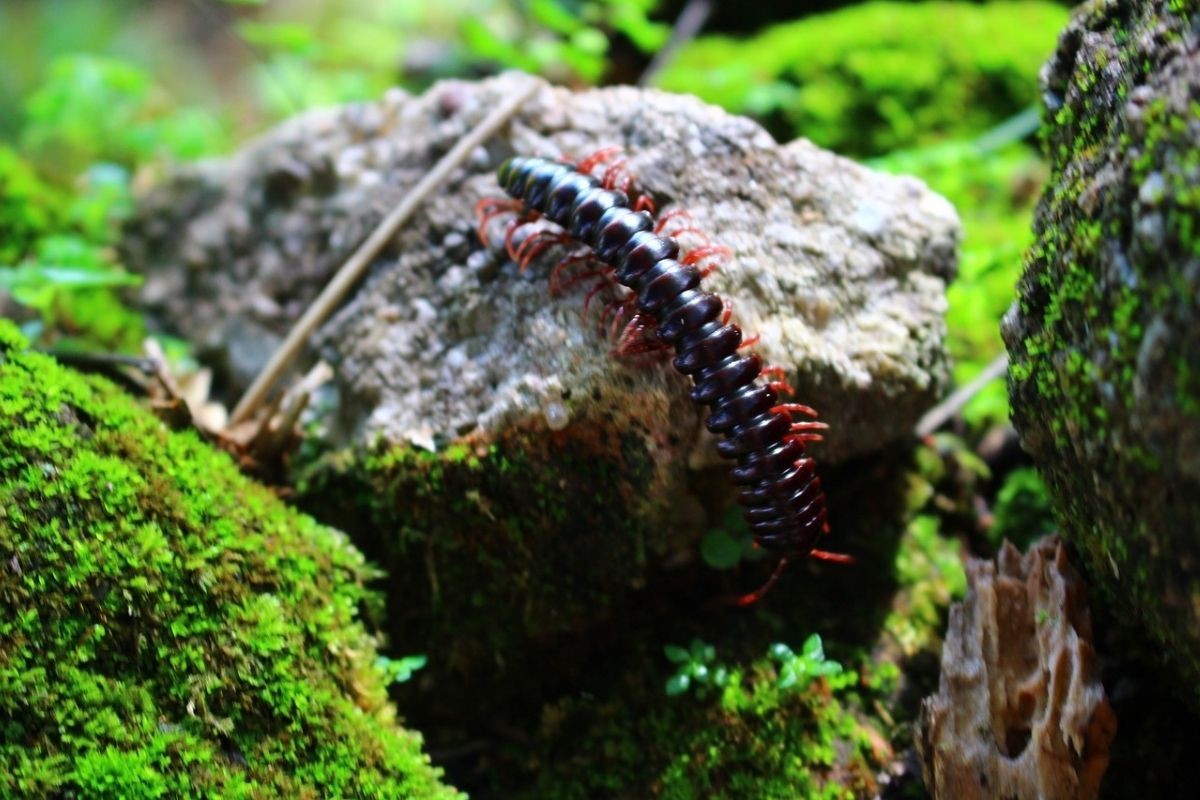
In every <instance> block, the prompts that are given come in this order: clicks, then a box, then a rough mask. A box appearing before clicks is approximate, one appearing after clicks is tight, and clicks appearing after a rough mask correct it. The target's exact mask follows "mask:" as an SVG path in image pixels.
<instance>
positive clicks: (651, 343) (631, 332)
mask: <svg viewBox="0 0 1200 800" xmlns="http://www.w3.org/2000/svg"><path fill="white" fill-rule="evenodd" d="M668 349H670V345H668V344H667V343H666V342H663V341H661V340H660V339H659V338H658V337H657V336H655V335H654V321H653V320H651V319H649V318H647V317H646V316H645V315H643V314H634V315H633V317H632V318H631V319H630V320H629V323H628V324H627V325H626V326H625V329H624V330H623V331H621V337H620V338H619V339H618V340H617V344H616V346H615V347H614V348H613V349H612V351H611V352H612V355H613V357H615V358H629V357H631V356H638V355H646V354H648V353H658V352H662V351H663V350H668Z"/></svg>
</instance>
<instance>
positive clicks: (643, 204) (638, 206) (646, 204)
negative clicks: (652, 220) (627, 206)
mask: <svg viewBox="0 0 1200 800" xmlns="http://www.w3.org/2000/svg"><path fill="white" fill-rule="evenodd" d="M633 210H634V211H645V212H646V213H647V214H649V215H650V216H652V217H653V216H656V214H657V212H658V208H657V207H656V206H655V205H654V201H653V200H652V199H650V195H648V194H643V195H641V196H639V197H638V199H637V201H636V202H635V203H634V204H633Z"/></svg>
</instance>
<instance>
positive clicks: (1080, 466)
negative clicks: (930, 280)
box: [1004, 2, 1200, 704]
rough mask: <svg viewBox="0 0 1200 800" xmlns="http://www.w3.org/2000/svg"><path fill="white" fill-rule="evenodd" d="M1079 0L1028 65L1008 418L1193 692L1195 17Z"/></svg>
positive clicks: (1199, 518)
mask: <svg viewBox="0 0 1200 800" xmlns="http://www.w3.org/2000/svg"><path fill="white" fill-rule="evenodd" d="M1197 13H1198V10H1197V6H1196V4H1195V3H1194V2H1184V3H1178V2H1152V3H1134V4H1129V3H1116V2H1098V3H1093V4H1089V5H1087V6H1084V7H1083V8H1081V9H1080V10H1079V11H1078V12H1077V13H1076V15H1075V17H1074V19H1073V20H1072V22H1071V23H1070V25H1069V26H1068V27H1067V29H1066V31H1064V33H1063V34H1062V36H1061V38H1060V40H1059V45H1058V50H1057V52H1056V53H1055V54H1054V56H1053V57H1052V58H1051V60H1050V61H1049V63H1048V64H1047V65H1046V68H1045V70H1044V71H1043V74H1042V84H1043V97H1044V103H1045V111H1046V117H1047V120H1046V126H1045V143H1046V147H1047V154H1048V156H1049V158H1050V160H1051V169H1052V176H1051V179H1050V181H1049V183H1048V185H1047V189H1046V191H1045V193H1044V195H1043V196H1042V198H1041V201H1040V203H1039V206H1038V209H1037V214H1036V219H1035V226H1034V227H1035V233H1036V236H1037V241H1036V243H1035V245H1034V247H1033V249H1032V251H1031V252H1030V254H1029V258H1028V262H1027V265H1026V270H1025V274H1024V276H1023V277H1022V279H1021V282H1020V286H1019V293H1020V297H1019V301H1018V303H1017V304H1016V305H1015V306H1014V307H1013V309H1012V310H1011V312H1010V314H1009V316H1008V317H1007V318H1006V321H1005V325H1004V336H1005V341H1006V343H1007V346H1008V351H1009V356H1010V360H1011V367H1010V370H1009V388H1010V394H1011V397H1012V407H1013V421H1014V424H1015V425H1016V427H1017V429H1018V431H1019V432H1020V434H1021V441H1022V445H1023V446H1024V447H1025V449H1026V450H1028V451H1029V452H1030V453H1031V454H1032V455H1033V457H1034V459H1035V460H1036V462H1037V464H1038V468H1039V471H1040V472H1041V474H1042V475H1043V476H1044V477H1045V479H1046V482H1047V484H1048V486H1049V488H1050V490H1051V494H1052V495H1053V497H1054V500H1055V503H1056V505H1057V508H1058V511H1059V512H1060V515H1059V516H1060V519H1061V523H1062V526H1063V533H1064V536H1066V537H1067V538H1068V539H1069V540H1070V541H1071V542H1072V544H1073V546H1074V547H1075V548H1076V549H1077V551H1078V552H1079V554H1080V556H1081V564H1082V566H1083V567H1084V569H1085V570H1086V572H1087V575H1088V578H1089V582H1090V583H1091V585H1092V586H1093V587H1094V588H1095V589H1096V590H1098V592H1099V593H1100V595H1099V596H1100V597H1102V598H1103V602H1104V605H1105V606H1106V607H1107V608H1109V609H1111V610H1112V613H1113V615H1114V617H1116V618H1117V620H1118V621H1119V622H1120V623H1121V624H1122V626H1123V628H1124V630H1125V631H1126V632H1127V633H1129V634H1130V636H1131V639H1132V640H1134V641H1138V640H1140V641H1141V642H1142V643H1143V646H1145V647H1148V648H1153V649H1155V650H1157V651H1158V653H1159V654H1160V660H1161V662H1162V663H1164V664H1166V665H1168V666H1169V668H1170V670H1171V671H1172V672H1173V674H1174V675H1175V676H1176V677H1177V678H1178V679H1179V680H1180V681H1181V685H1182V686H1188V687H1190V688H1189V689H1187V690H1185V691H1183V694H1185V695H1187V696H1188V697H1189V698H1190V699H1191V700H1192V701H1193V704H1200V691H1197V690H1196V688H1195V687H1197V686H1200V537H1198V536H1197V535H1196V534H1197V531H1200V456H1198V454H1200V380H1198V379H1197V376H1200V192H1198V191H1197V188H1196V187H1197V186H1198V185H1200V105H1198V104H1197V100H1196V96H1197V91H1198V87H1200V33H1198V31H1200V29H1198V28H1197Z"/></svg>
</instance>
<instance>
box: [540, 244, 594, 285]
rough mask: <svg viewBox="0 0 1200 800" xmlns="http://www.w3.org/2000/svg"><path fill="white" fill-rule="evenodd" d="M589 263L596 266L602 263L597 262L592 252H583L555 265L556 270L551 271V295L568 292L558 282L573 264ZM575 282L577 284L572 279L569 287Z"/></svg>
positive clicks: (569, 256)
mask: <svg viewBox="0 0 1200 800" xmlns="http://www.w3.org/2000/svg"><path fill="white" fill-rule="evenodd" d="M588 262H592V263H594V264H599V263H601V262H599V261H596V259H595V258H594V257H593V254H592V251H591V250H581V251H579V252H576V253H572V254H571V255H568V256H567V257H566V258H563V259H562V260H560V261H559V262H558V263H557V264H555V265H554V269H552V270H550V294H551V296H554V295H557V294H559V293H560V292H563V291H566V289H565V287H563V286H560V285H559V283H558V281H559V279H560V278H561V277H562V273H563V272H564V271H565V270H566V269H567V268H568V267H570V266H572V265H573V264H586V263H588ZM574 282H575V281H574V279H572V281H571V283H569V284H568V286H570V285H573V284H574Z"/></svg>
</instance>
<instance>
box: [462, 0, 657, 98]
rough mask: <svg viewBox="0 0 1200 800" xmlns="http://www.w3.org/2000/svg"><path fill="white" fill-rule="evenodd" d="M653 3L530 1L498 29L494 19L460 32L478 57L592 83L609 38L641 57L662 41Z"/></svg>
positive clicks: (471, 22) (474, 21)
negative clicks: (627, 43) (617, 38)
mask: <svg viewBox="0 0 1200 800" xmlns="http://www.w3.org/2000/svg"><path fill="white" fill-rule="evenodd" d="M657 5H658V0H588V1H587V2H579V1H578V0H575V1H574V2H571V1H570V0H529V2H528V3H527V4H525V6H524V10H523V11H522V12H521V13H517V14H515V15H513V16H512V17H511V18H509V19H507V20H502V22H504V23H506V24H504V25H501V26H497V25H496V22H497V20H495V19H493V20H489V21H485V20H482V19H479V18H477V17H470V18H468V19H467V20H466V21H465V22H464V23H463V30H462V34H463V40H464V43H465V44H466V47H467V50H468V51H469V53H470V54H471V55H473V56H475V57H476V58H479V59H482V60H485V61H490V62H492V63H495V64H498V65H501V66H504V67H516V68H518V69H523V70H525V71H527V72H535V73H538V74H543V75H549V76H550V77H553V78H556V79H560V80H564V79H571V78H575V79H582V80H583V81H585V82H587V83H596V82H597V81H599V80H600V79H601V78H602V77H603V76H604V73H605V71H606V70H607V69H608V66H609V63H608V51H609V47H610V39H611V37H612V35H613V34H621V35H623V36H624V37H625V38H626V39H628V40H629V41H630V42H632V43H633V45H634V47H636V48H637V49H639V50H641V51H642V52H643V53H653V52H654V51H656V50H658V49H659V48H660V47H662V46H663V45H664V44H665V43H666V41H667V37H668V36H669V35H670V28H669V26H667V25H665V24H663V23H660V22H655V21H653V20H651V19H650V16H649V15H650V14H651V13H652V12H653V11H654V9H655V7H656V6H657ZM514 10H515V9H514ZM489 23H490V24H489Z"/></svg>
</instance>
